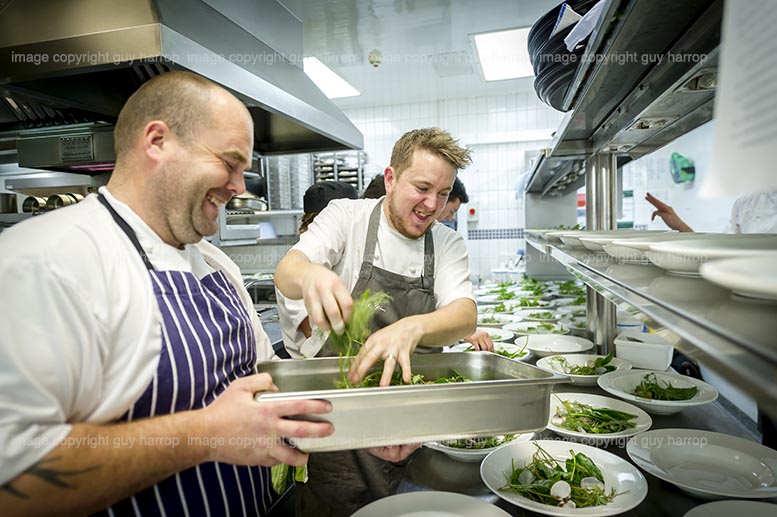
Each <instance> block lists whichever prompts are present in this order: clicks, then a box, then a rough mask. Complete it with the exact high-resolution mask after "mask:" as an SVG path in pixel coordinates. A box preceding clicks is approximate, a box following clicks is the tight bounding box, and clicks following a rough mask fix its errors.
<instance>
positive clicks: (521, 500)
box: [480, 440, 647, 517]
mask: <svg viewBox="0 0 777 517" xmlns="http://www.w3.org/2000/svg"><path fill="white" fill-rule="evenodd" d="M535 443H536V444H537V445H539V446H540V447H542V448H543V449H544V450H545V451H547V453H548V454H550V455H551V456H552V457H553V458H554V459H556V461H558V462H559V463H561V464H564V463H565V462H566V460H567V459H568V458H569V457H570V452H569V451H570V450H572V451H573V452H574V453H575V454H577V453H583V454H585V455H586V456H588V457H589V458H590V459H591V461H593V462H594V464H596V466H597V467H598V468H599V470H600V471H601V472H602V476H603V477H604V487H605V492H610V490H612V489H614V490H615V493H616V494H620V495H618V496H616V497H615V498H614V499H613V500H612V501H611V502H610V503H609V504H606V505H601V506H591V507H588V508H559V507H556V506H550V505H546V504H542V503H539V502H536V501H532V500H531V499H528V498H526V497H523V496H521V495H518V494H516V493H514V492H505V491H503V490H500V489H501V488H502V487H504V485H505V476H506V475H508V474H509V473H510V472H512V468H513V465H515V466H516V467H524V466H526V465H528V464H529V463H531V461H532V455H533V454H534V453H535V452H537V447H536V446H535V445H534V444H535ZM480 477H481V479H482V480H483V483H485V485H486V486H487V487H488V488H489V490H491V491H492V492H494V493H495V494H496V495H497V496H499V497H501V498H502V499H504V500H505V501H507V502H509V503H512V504H514V505H516V506H520V507H521V508H525V509H527V510H531V511H533V512H538V513H542V514H545V515H561V516H586V517H603V516H609V515H618V514H621V513H624V512H627V511H629V510H631V509H632V508H634V507H636V506H638V505H639V503H641V502H642V500H643V499H644V498H645V496H646V495H647V481H645V477H644V476H643V475H642V473H641V472H640V471H639V470H638V469H637V468H636V467H634V466H633V465H632V464H631V463H629V462H628V461H626V460H624V459H623V458H620V457H618V456H616V455H615V454H612V453H611V452H607V451H603V450H601V449H597V448H596V447H591V446H588V445H582V444H571V443H569V442H564V441H556V440H538V441H536V442H521V443H511V444H509V445H506V446H504V447H501V448H499V449H497V450H495V451H494V452H492V453H491V454H489V455H488V456H486V459H484V460H483V463H481V464H480Z"/></svg>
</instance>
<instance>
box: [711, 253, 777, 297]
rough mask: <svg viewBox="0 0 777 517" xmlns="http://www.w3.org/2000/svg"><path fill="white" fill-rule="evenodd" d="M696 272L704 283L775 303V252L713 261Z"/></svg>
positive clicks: (776, 289)
mask: <svg viewBox="0 0 777 517" xmlns="http://www.w3.org/2000/svg"><path fill="white" fill-rule="evenodd" d="M754 271H757V272H758V274H755V275H754V274H753V272H754ZM699 272H700V273H701V276H703V277H704V279H705V280H708V281H709V282H712V283H714V284H717V285H720V286H723V287H726V288H728V289H731V291H733V292H734V293H736V294H738V295H740V296H745V297H748V298H758V299H762V300H770V301H773V302H774V301H777V252H764V253H759V254H758V255H753V256H751V257H741V258H731V259H722V260H713V261H711V262H707V263H706V264H702V265H701V267H700V268H699Z"/></svg>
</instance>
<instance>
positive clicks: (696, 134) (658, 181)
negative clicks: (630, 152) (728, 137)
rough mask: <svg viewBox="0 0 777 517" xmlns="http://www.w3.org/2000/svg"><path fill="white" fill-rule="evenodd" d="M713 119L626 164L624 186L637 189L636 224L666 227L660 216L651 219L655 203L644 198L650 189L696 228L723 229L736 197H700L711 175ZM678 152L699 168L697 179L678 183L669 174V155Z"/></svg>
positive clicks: (635, 200)
mask: <svg viewBox="0 0 777 517" xmlns="http://www.w3.org/2000/svg"><path fill="white" fill-rule="evenodd" d="M713 124H714V121H713V122H708V123H707V124H705V125H703V126H701V127H699V128H697V129H695V130H693V131H691V132H690V133H688V134H686V135H684V136H682V137H680V138H678V139H677V140H675V141H674V142H672V143H670V144H669V145H667V146H666V147H663V148H661V149H659V150H658V151H655V152H653V153H651V154H649V155H647V156H644V157H642V158H640V159H638V160H635V161H633V162H631V163H628V164H626V165H625V166H624V167H623V186H624V188H625V189H629V188H631V189H633V190H634V224H635V225H648V228H649V229H651V230H653V229H666V225H664V223H663V222H662V221H661V220H660V219H659V218H656V220H655V221H653V222H651V221H650V216H651V214H652V213H653V210H654V208H653V206H652V205H651V204H650V203H648V202H647V201H645V194H646V193H647V192H650V193H651V194H653V195H654V196H656V197H657V198H658V199H660V200H661V201H664V202H665V203H667V204H669V205H671V206H672V208H674V210H675V212H676V213H677V214H678V215H679V216H680V217H681V218H682V219H683V220H684V221H685V222H686V223H687V224H688V225H689V226H690V227H691V228H693V229H694V230H696V231H702V232H724V231H725V230H726V226H727V225H728V221H729V219H730V216H731V206H732V205H733V204H734V198H733V197H729V198H715V199H701V198H699V190H700V189H701V184H702V182H703V181H704V179H705V177H706V176H707V174H708V171H709V169H710V164H711V160H712V146H713V138H714V125H713ZM674 152H677V153H680V154H681V155H683V156H685V157H686V158H690V159H691V160H693V162H694V166H695V167H696V178H695V179H694V181H692V182H689V183H679V184H676V183H674V182H673V181H672V176H671V174H670V167H669V158H670V156H671V155H672V153H674Z"/></svg>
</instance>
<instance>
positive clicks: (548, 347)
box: [515, 334, 594, 357]
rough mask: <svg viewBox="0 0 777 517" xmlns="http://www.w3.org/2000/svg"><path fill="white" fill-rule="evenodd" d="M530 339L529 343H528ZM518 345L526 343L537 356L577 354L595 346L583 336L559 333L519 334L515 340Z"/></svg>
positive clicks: (528, 348)
mask: <svg viewBox="0 0 777 517" xmlns="http://www.w3.org/2000/svg"><path fill="white" fill-rule="evenodd" d="M527 339H528V341H529V343H528V344H526V340H527ZM515 344H516V345H518V346H523V345H526V349H527V350H531V353H532V354H534V355H536V356H537V357H547V356H549V355H557V354H577V353H580V352H585V351H586V350H590V349H592V348H593V347H594V344H593V342H591V341H589V340H588V339H585V338H582V337H575V336H562V335H559V334H545V335H532V336H519V337H518V338H517V339H516V340H515Z"/></svg>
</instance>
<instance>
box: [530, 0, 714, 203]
mask: <svg viewBox="0 0 777 517" xmlns="http://www.w3.org/2000/svg"><path fill="white" fill-rule="evenodd" d="M722 12H723V1H722V0H685V1H683V2H677V1H676V0H611V1H610V3H609V4H608V5H607V6H606V8H605V12H604V14H603V16H602V18H601V20H600V21H599V24H598V25H597V27H596V28H595V29H594V32H593V33H592V34H591V36H590V38H589V44H588V46H587V49H586V52H585V54H584V55H583V56H582V58H581V59H580V64H579V66H578V68H577V71H576V73H575V77H574V79H573V82H572V84H571V86H570V88H569V91H568V92H567V97H566V98H565V101H564V106H565V108H566V109H570V110H571V111H568V112H567V114H566V115H565V116H564V119H563V120H562V121H561V124H560V126H559V129H558V130H557V131H556V132H555V134H554V137H553V141H552V142H551V145H550V147H549V148H548V149H546V150H545V152H544V154H543V159H541V160H538V162H537V164H536V167H535V168H536V170H535V171H534V173H533V175H532V178H531V180H530V181H529V182H527V187H526V191H527V192H532V193H541V194H544V193H548V192H552V190H551V189H550V188H549V187H552V186H553V185H557V184H559V182H560V181H562V180H563V179H564V178H565V177H566V176H567V175H568V174H569V173H570V172H571V171H576V170H581V169H582V167H583V162H584V161H585V160H586V159H587V158H588V157H589V156H591V155H592V154H594V153H597V152H615V153H619V154H621V155H623V156H627V157H628V159H633V158H637V157H639V156H643V155H645V154H647V153H649V152H651V151H653V150H655V149H658V148H659V147H662V146H663V145H665V144H666V143H668V142H670V141H672V140H674V139H675V138H677V137H679V136H681V135H683V134H685V133H687V132H689V131H691V130H693V129H695V128H697V127H698V126H700V125H702V124H704V123H705V122H708V121H709V120H711V119H712V115H713V103H714V95H715V84H716V73H717V60H718V46H719V43H720V27H721V20H722ZM700 77H703V78H704V79H703V80H699V78H700ZM562 185H563V183H562ZM575 187H579V185H577V184H576V183H570V184H569V185H568V186H567V187H566V188H575Z"/></svg>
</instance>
